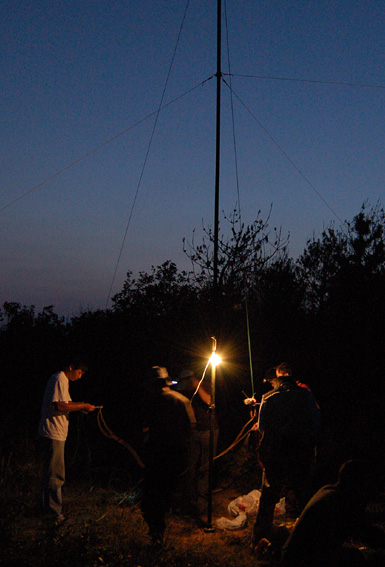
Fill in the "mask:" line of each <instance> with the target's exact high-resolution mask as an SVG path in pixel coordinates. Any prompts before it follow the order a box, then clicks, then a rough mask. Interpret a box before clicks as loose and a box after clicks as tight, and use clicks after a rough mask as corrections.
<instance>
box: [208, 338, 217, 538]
mask: <svg viewBox="0 0 385 567" xmlns="http://www.w3.org/2000/svg"><path fill="white" fill-rule="evenodd" d="M211 338H212V340H213V351H212V354H211V357H210V361H209V362H210V363H211V401H210V407H209V411H210V438H209V474H208V492H207V526H206V527H205V531H207V532H212V531H214V528H213V525H212V507H213V506H212V505H213V480H214V427H215V372H216V370H215V369H216V366H217V365H218V364H219V363H220V362H221V358H220V356H219V355H218V354H217V353H216V348H217V340H216V338H215V337H211Z"/></svg>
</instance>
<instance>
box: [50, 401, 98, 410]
mask: <svg viewBox="0 0 385 567" xmlns="http://www.w3.org/2000/svg"><path fill="white" fill-rule="evenodd" d="M53 405H54V406H55V409H56V410H57V411H62V412H69V411H83V412H85V413H88V412H90V411H94V409H95V406H93V405H92V404H85V403H84V402H53Z"/></svg>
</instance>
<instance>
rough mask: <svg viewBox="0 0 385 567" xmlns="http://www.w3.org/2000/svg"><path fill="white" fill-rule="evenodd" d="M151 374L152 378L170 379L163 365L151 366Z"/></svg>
mask: <svg viewBox="0 0 385 567" xmlns="http://www.w3.org/2000/svg"><path fill="white" fill-rule="evenodd" d="M151 370H152V374H153V376H154V378H163V379H164V380H167V378H168V379H169V380H171V378H170V376H169V375H168V372H167V368H165V367H164V366H153V367H152V368H151Z"/></svg>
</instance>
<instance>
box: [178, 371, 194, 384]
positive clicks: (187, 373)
mask: <svg viewBox="0 0 385 567" xmlns="http://www.w3.org/2000/svg"><path fill="white" fill-rule="evenodd" d="M191 376H194V372H193V371H192V370H190V369H189V368H185V369H184V370H182V372H181V373H180V374H179V381H181V380H186V379H187V378H191Z"/></svg>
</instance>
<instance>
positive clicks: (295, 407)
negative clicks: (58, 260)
mask: <svg viewBox="0 0 385 567" xmlns="http://www.w3.org/2000/svg"><path fill="white" fill-rule="evenodd" d="M63 368H64V369H63V370H62V371H60V372H58V373H56V374H54V375H53V376H51V378H50V379H49V381H48V383H47V386H46V389H45V393H44V398H43V404H42V411H41V419H40V424H39V440H40V445H41V449H42V454H43V457H44V472H43V478H42V485H41V504H42V508H43V510H44V511H45V512H47V513H49V514H51V515H52V516H53V517H54V518H55V521H56V523H61V522H63V521H64V520H65V518H64V516H63V514H62V496H61V489H62V486H63V484H64V481H65V464H64V447H65V441H66V438H67V434H68V420H69V414H70V413H71V412H74V411H82V412H85V413H88V412H92V411H94V410H95V406H94V405H92V404H89V403H83V402H73V401H72V400H71V397H70V394H69V382H70V381H75V380H79V379H80V378H81V377H82V375H83V374H84V373H85V372H86V371H87V366H86V364H85V363H84V362H83V361H82V360H78V359H70V360H68V361H67V363H66V364H65V365H64V367H63ZM151 372H152V378H151V380H150V381H149V387H148V390H147V393H146V405H145V407H144V411H143V418H144V420H143V421H144V426H145V427H144V434H145V437H146V443H145V455H144V461H145V465H146V467H145V473H144V480H143V497H142V514H143V517H144V519H145V521H146V523H147V525H148V528H149V534H150V536H151V538H152V541H153V544H154V545H157V546H161V545H162V543H163V539H164V533H165V529H166V514H167V510H168V509H169V508H170V507H171V506H178V505H179V506H180V507H181V508H182V510H183V511H184V512H185V513H187V514H189V515H190V516H192V517H194V518H195V519H196V520H197V522H198V524H199V522H201V520H200V516H199V508H198V505H197V504H198V498H199V496H200V495H203V496H204V495H207V490H208V478H207V474H208V461H209V445H210V434H211V435H214V437H213V439H214V454H215V450H216V443H217V439H218V431H219V429H218V423H217V421H216V418H215V412H214V414H211V413H210V412H212V411H213V410H214V408H213V407H212V405H211V392H210V389H209V388H207V386H206V385H205V383H204V382H202V381H199V380H198V378H197V377H196V376H195V374H194V372H193V371H191V370H184V371H182V373H181V374H180V376H179V381H178V382H177V384H176V385H173V383H172V380H171V378H170V377H169V375H168V372H167V369H166V368H164V367H160V366H154V367H153V368H152V369H151ZM265 381H266V382H269V383H270V384H271V386H272V389H270V390H269V391H268V392H267V393H266V394H264V395H263V396H262V399H261V403H260V407H259V412H258V419H257V422H256V425H255V429H256V430H257V432H258V435H259V445H258V455H259V460H260V464H261V466H262V470H263V482H262V487H261V498H260V503H259V509H258V512H257V517H256V521H255V525H254V529H253V543H252V545H253V549H255V550H258V547H259V546H260V543H261V542H263V541H264V542H266V541H271V542H273V543H274V542H275V541H277V542H278V543H277V546H276V547H277V550H278V551H277V553H276V560H278V557H277V554H278V553H279V555H281V550H282V558H281V565H282V567H294V565H295V566H297V567H302V566H303V567H305V565H306V566H309V565H311V566H312V567H325V566H326V565H327V566H328V567H348V566H352V567H353V566H357V567H358V566H360V565H364V562H363V561H364V559H363V555H362V554H361V553H360V552H359V551H358V550H357V549H355V548H351V547H346V546H345V545H344V544H345V543H346V541H347V540H348V538H349V537H357V536H360V537H361V540H362V541H367V542H368V543H369V545H375V546H380V547H385V535H384V532H383V531H382V530H381V529H378V528H373V527H371V529H370V530H369V529H368V526H367V524H366V523H365V513H364V509H365V505H366V504H367V502H368V499H369V498H370V496H371V495H372V488H373V484H372V483H371V482H370V481H369V476H370V475H369V470H368V467H367V466H366V465H364V464H363V463H362V462H360V461H348V462H346V463H344V464H343V465H342V467H341V469H340V472H339V477H338V481H337V483H336V484H334V485H328V486H325V487H323V488H321V489H320V490H319V491H318V492H317V493H316V494H315V495H314V496H313V497H312V498H310V497H311V493H310V478H311V467H312V464H313V463H314V456H315V447H316V443H317V435H318V431H319V426H320V417H319V413H320V410H319V406H318V404H317V402H316V400H315V398H314V396H313V394H312V392H311V391H310V388H309V387H308V386H307V385H306V384H302V383H300V382H298V381H297V380H295V379H294V377H293V373H292V370H291V367H290V366H289V365H288V364H287V363H281V364H280V365H278V366H276V367H275V368H274V369H270V371H269V372H268V373H267V374H266V378H265ZM254 402H255V404H256V405H259V404H257V402H256V401H255V400H254ZM213 415H214V419H213ZM213 423H214V427H213ZM178 494H179V504H178V499H177V498H176V496H177V495H178ZM282 496H285V497H286V498H287V501H288V502H290V504H291V507H292V511H293V513H294V514H295V515H296V516H299V519H298V521H297V523H296V525H295V527H294V530H293V531H292V533H291V534H290V533H289V532H288V531H286V532H285V531H284V532H283V533H282V530H281V531H280V533H279V535H277V531H276V529H275V527H274V510H275V506H276V504H277V502H278V501H279V500H280V498H281V497H282ZM282 548H283V549H282Z"/></svg>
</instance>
